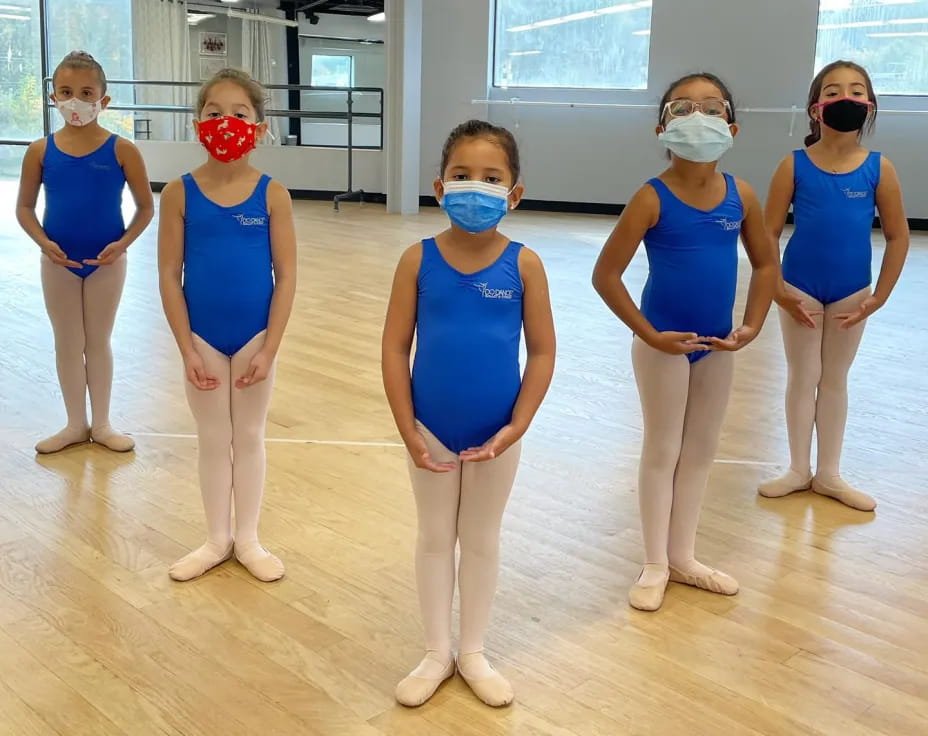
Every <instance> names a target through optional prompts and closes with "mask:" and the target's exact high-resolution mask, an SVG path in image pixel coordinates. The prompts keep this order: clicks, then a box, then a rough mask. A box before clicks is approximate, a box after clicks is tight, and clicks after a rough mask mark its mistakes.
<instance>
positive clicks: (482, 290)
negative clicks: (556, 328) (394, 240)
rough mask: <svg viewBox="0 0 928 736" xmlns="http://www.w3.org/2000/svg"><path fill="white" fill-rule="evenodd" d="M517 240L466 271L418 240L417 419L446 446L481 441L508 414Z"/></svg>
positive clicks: (515, 332) (518, 309)
mask: <svg viewBox="0 0 928 736" xmlns="http://www.w3.org/2000/svg"><path fill="white" fill-rule="evenodd" d="M521 249H522V244H521V243H512V242H511V243H509V245H507V246H506V250H504V251H503V254H502V255H501V256H500V257H499V258H498V259H497V260H496V261H495V262H494V263H493V264H492V265H490V266H488V267H487V268H484V269H483V270H481V271H477V272H476V273H472V274H463V273H461V272H460V271H457V270H455V269H454V268H452V267H451V266H450V265H449V264H448V262H447V261H445V259H444V257H443V256H442V254H441V252H440V251H439V250H438V246H437V245H436V243H435V240H434V239H433V238H429V239H427V240H423V241H422V263H421V265H420V266H419V278H418V290H419V296H418V300H417V306H416V357H415V360H414V361H413V369H412V402H413V408H414V409H415V413H416V419H418V420H419V421H420V422H422V424H424V425H425V426H426V427H427V428H428V430H429V431H430V432H431V433H432V434H434V435H435V436H436V437H437V438H438V440H439V441H440V442H441V443H442V444H443V445H444V446H445V447H447V448H448V449H449V450H451V451H452V452H455V453H460V452H461V451H462V450H466V449H468V448H470V447H479V446H481V445H483V444H484V443H485V442H486V441H487V440H489V439H490V438H491V437H492V436H493V435H494V434H496V433H497V432H498V431H499V430H500V429H502V428H503V427H505V426H506V425H507V424H509V422H510V421H511V420H512V410H513V407H514V406H515V403H516V399H517V398H518V396H519V390H520V389H521V387H522V377H521V373H520V370H519V344H520V341H521V336H522V277H521V275H520V273H519V252H520V251H521Z"/></svg>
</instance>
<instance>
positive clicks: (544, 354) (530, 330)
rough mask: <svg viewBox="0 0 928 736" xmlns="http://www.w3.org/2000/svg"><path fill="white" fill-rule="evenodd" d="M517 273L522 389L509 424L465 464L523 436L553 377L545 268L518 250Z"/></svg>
mask: <svg viewBox="0 0 928 736" xmlns="http://www.w3.org/2000/svg"><path fill="white" fill-rule="evenodd" d="M519 272H520V275H521V276H522V325H523V329H524V330H525V347H526V351H527V353H528V359H527V360H526V363H525V373H524V374H523V375H522V388H521V389H520V390H519V397H518V398H517V399H516V405H515V406H514V407H513V410H512V419H511V420H510V422H509V424H508V425H507V426H505V427H503V428H502V429H501V430H500V431H499V432H497V433H496V434H495V435H494V436H493V437H492V438H491V439H490V440H489V441H488V442H486V443H485V444H484V445H483V447H474V448H471V449H469V450H465V451H464V452H462V453H461V459H462V460H465V461H468V462H481V461H484V460H492V459H493V458H494V457H498V456H499V455H500V454H502V453H503V452H505V451H506V450H507V449H508V448H509V447H511V446H512V445H513V444H514V443H515V442H517V441H518V440H519V439H520V438H521V437H522V435H524V434H525V432H526V431H527V430H528V427H529V425H530V424H531V423H532V419H533V418H534V417H535V413H536V412H537V411H538V407H539V406H541V402H542V399H544V397H545V394H546V393H547V392H548V386H549V385H550V384H551V376H552V375H554V356H555V353H556V352H557V340H556V338H555V336H554V318H553V317H552V315H551V298H550V297H549V295H548V279H547V277H546V276H545V268H544V266H543V265H542V263H541V259H540V258H539V257H538V255H537V254H536V253H535V252H534V251H531V250H529V249H528V248H522V249H521V250H520V251H519Z"/></svg>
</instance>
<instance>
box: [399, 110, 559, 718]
mask: <svg viewBox="0 0 928 736" xmlns="http://www.w3.org/2000/svg"><path fill="white" fill-rule="evenodd" d="M522 193H523V187H522V185H521V184H520V183H519V152H518V148H517V147H516V142H515V139H514V138H513V136H512V134H511V133H510V132H509V131H508V130H506V129H504V128H499V127H496V126H494V125H491V124H489V123H485V122H480V121H477V120H471V121H470V122H467V123H464V124H463V125H460V126H458V127H457V128H455V130H454V131H452V133H451V135H450V136H449V138H448V140H447V142H446V143H445V147H444V151H443V152H442V162H441V178H440V179H437V180H436V181H435V196H436V198H437V199H438V201H439V202H440V203H441V205H442V207H443V208H444V209H445V211H446V212H447V214H448V217H449V219H450V220H451V227H450V228H449V229H447V230H445V231H444V232H442V233H440V234H439V235H437V236H436V237H435V238H427V239H425V240H423V241H422V242H421V243H417V244H415V245H414V246H412V247H411V248H409V249H408V250H407V251H406V252H405V253H404V254H403V257H402V258H401V259H400V263H399V266H398V267H397V270H396V277H395V279H394V282H393V293H392V294H391V296H390V305H389V308H388V310H387V318H386V324H385V326H384V333H383V380H384V386H385V388H386V393H387V399H388V400H389V402H390V408H391V409H392V410H393V417H394V419H395V420H396V425H397V428H398V429H399V431H400V434H401V435H402V437H403V441H404V442H405V444H406V448H407V449H408V451H409V467H410V475H411V478H412V486H413V492H414V494H415V497H416V509H417V512H418V517H419V534H418V539H417V542H416V582H417V585H418V588H419V605H420V607H421V610H422V619H423V623H424V627H425V637H426V642H425V648H426V655H425V658H424V659H423V660H422V661H421V662H420V663H419V665H418V666H417V667H416V668H415V669H414V670H413V671H412V672H411V673H410V674H409V676H408V677H406V678H405V679H404V680H403V681H402V682H400V683H399V685H398V686H397V688H396V699H397V700H398V701H399V702H400V703H402V704H403V705H408V706H417V705H421V704H422V703H424V702H425V701H427V700H428V699H429V698H430V697H432V694H433V693H434V692H435V690H436V689H437V688H438V686H439V685H440V684H441V683H442V682H443V681H444V680H446V679H448V678H449V677H451V676H452V675H453V674H454V671H455V660H454V656H453V654H452V649H451V601H452V598H453V597H454V580H455V571H454V556H455V546H456V544H457V543H458V542H460V544H461V560H460V564H459V565H458V585H459V589H460V599H461V640H460V649H459V652H460V653H459V655H458V659H457V670H458V672H460V673H461V676H462V677H463V678H464V680H465V681H466V682H467V684H468V685H469V686H470V688H471V689H472V690H473V692H474V693H475V694H476V695H477V697H479V698H480V699H481V700H482V701H483V702H485V703H486V704H488V705H493V706H501V705H506V704H508V703H510V702H511V701H512V697H513V694H512V688H511V686H510V685H509V683H508V682H507V681H506V680H505V679H504V678H503V676H502V675H500V674H499V673H498V672H497V671H496V670H494V669H493V668H492V667H491V666H490V664H489V663H488V662H487V660H486V659H485V658H484V655H483V639H484V634H485V632H486V628H487V623H488V619H489V616H490V607H491V605H492V602H493V596H494V594H495V592H496V579H497V575H498V572H499V534H500V523H501V521H502V516H503V510H504V509H505V507H506V501H507V500H508V498H509V493H510V491H511V489H512V484H513V481H514V480H515V475H516V470H517V468H518V465H519V452H520V444H521V443H520V440H521V438H522V435H523V434H525V431H526V430H527V429H528V426H529V424H530V423H531V421H532V418H533V417H534V415H535V412H536V411H537V410H538V407H539V405H540V404H541V401H542V399H543V398H544V395H545V392H546V391H547V389H548V384H549V383H550V381H551V375H552V373H553V371H554V351H555V340H554V324H553V320H552V317H551V305H550V303H549V300H548V285H547V280H546V277H545V272H544V268H543V267H542V265H541V261H540V260H539V258H538V256H537V255H535V253H533V252H532V251H530V250H529V249H528V248H525V247H524V246H523V245H522V244H521V243H515V242H513V241H511V240H510V239H509V238H507V237H506V236H505V235H503V234H502V233H501V232H499V231H498V230H497V224H498V223H499V221H500V219H502V217H503V216H504V215H505V214H506V212H507V211H508V210H511V209H514V208H515V207H516V206H517V205H518V204H519V200H520V199H521V198H522ZM523 328H524V329H525V341H526V347H527V349H528V361H527V363H526V366H525V373H524V375H523V376H522V377H521V378H520V376H519V342H520V335H521V332H522V329H523ZM414 334H415V336H416V356H415V362H414V365H413V369H412V378H411V380H410V371H409V353H410V348H411V346H412V340H413V335H414Z"/></svg>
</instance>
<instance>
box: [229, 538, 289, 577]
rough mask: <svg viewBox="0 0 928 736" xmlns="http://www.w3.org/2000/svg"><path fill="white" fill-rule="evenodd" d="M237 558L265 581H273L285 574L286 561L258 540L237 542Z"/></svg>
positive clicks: (247, 568)
mask: <svg viewBox="0 0 928 736" xmlns="http://www.w3.org/2000/svg"><path fill="white" fill-rule="evenodd" d="M235 559H236V560H238V561H239V562H240V563H241V564H242V567H244V568H245V569H246V570H248V572H250V573H251V574H252V575H254V576H255V577H256V578H258V580H260V581H261V582H263V583H272V582H274V581H275V580H280V579H281V578H282V577H283V576H284V563H283V562H281V561H280V560H279V559H278V558H277V557H275V556H274V555H272V554H271V553H270V552H268V551H267V550H266V549H264V547H262V546H261V545H260V544H259V543H258V542H257V541H255V542H246V543H244V544H236V545H235Z"/></svg>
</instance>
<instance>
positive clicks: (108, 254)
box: [84, 241, 129, 266]
mask: <svg viewBox="0 0 928 736" xmlns="http://www.w3.org/2000/svg"><path fill="white" fill-rule="evenodd" d="M128 249H129V246H128V245H123V244H122V243H120V242H119V241H117V242H115V243H110V244H109V245H108V246H106V247H105V248H104V249H103V250H102V251H100V255H98V256H97V257H96V258H85V259H84V263H86V264H87V265H88V266H109V265H110V264H111V263H113V262H114V261H115V260H116V259H117V258H119V256H121V255H122V254H123V253H125V252H126V251H127V250H128Z"/></svg>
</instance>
